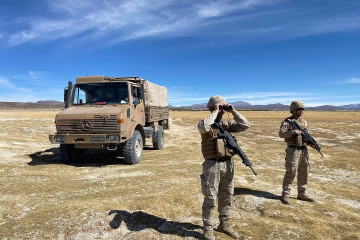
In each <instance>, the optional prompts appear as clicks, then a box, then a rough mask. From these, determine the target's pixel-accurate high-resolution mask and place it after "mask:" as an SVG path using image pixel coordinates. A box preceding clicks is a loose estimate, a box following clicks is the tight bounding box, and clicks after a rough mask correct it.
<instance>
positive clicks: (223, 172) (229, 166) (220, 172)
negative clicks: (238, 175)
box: [200, 159, 234, 230]
mask: <svg viewBox="0 0 360 240" xmlns="http://www.w3.org/2000/svg"><path fill="white" fill-rule="evenodd" d="M200 178H201V191H202V193H203V195H204V202H203V205H202V219H203V224H204V230H206V229H209V230H210V229H213V222H214V220H213V217H214V216H213V215H214V210H215V206H216V200H218V211H219V219H220V221H225V220H227V219H229V218H230V210H231V206H232V203H233V195H234V162H233V160H232V159H229V160H227V161H225V162H217V161H213V160H208V159H207V160H205V162H204V163H203V173H202V174H201V175H200Z"/></svg>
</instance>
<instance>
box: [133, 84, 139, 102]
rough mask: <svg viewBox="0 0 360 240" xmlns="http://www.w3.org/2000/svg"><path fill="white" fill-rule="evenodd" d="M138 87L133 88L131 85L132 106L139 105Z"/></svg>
mask: <svg viewBox="0 0 360 240" xmlns="http://www.w3.org/2000/svg"><path fill="white" fill-rule="evenodd" d="M138 92H139V91H138V87H135V86H133V85H131V97H132V101H133V104H135V105H136V104H139V102H140V101H139V96H138Z"/></svg>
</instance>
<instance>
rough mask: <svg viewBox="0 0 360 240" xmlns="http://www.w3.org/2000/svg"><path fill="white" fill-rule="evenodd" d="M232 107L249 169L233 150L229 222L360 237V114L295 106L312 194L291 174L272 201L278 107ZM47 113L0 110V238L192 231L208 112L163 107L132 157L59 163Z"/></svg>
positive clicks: (197, 220)
mask: <svg viewBox="0 0 360 240" xmlns="http://www.w3.org/2000/svg"><path fill="white" fill-rule="evenodd" d="M242 113H243V114H244V116H246V117H247V118H248V119H249V121H250V123H251V124H252V125H251V128H250V129H249V130H248V131H246V132H243V133H240V134H237V135H236V136H237V139H238V142H239V145H240V146H241V148H242V149H243V150H244V151H245V153H246V155H247V156H248V157H249V159H250V160H251V161H252V163H253V167H254V169H255V171H257V173H258V176H254V175H253V173H252V172H251V170H250V169H249V168H247V167H246V166H244V165H243V164H242V163H241V160H240V159H239V157H235V158H234V159H235V194H234V208H233V217H234V218H233V224H234V229H235V230H236V231H237V232H238V233H239V234H240V235H241V236H242V237H243V239H360V227H359V224H358V222H360V214H359V211H360V197H359V194H358V193H359V190H360V176H359V170H360V163H359V161H358V149H360V142H359V141H358V139H359V137H360V120H359V119H360V113H359V112H306V113H305V116H304V118H305V119H307V120H308V122H309V124H310V128H311V133H312V134H313V136H314V137H315V138H316V140H317V141H318V142H319V144H320V145H321V146H322V148H323V149H322V152H323V153H324V156H325V157H324V158H321V156H320V154H318V153H317V152H316V151H315V150H312V149H311V150H309V151H310V164H311V169H310V176H309V186H308V188H309V190H308V193H309V195H310V196H312V197H314V198H315V199H316V202H315V203H308V202H302V201H299V200H297V199H296V181H295V182H294V184H293V191H292V194H291V199H290V200H291V203H292V204H291V205H289V206H287V205H283V204H281V202H280V200H279V195H280V194H281V185H282V178H283V175H284V157H285V151H284V150H285V143H284V142H283V140H282V139H280V138H279V137H278V130H279V126H280V123H281V121H282V120H283V119H284V118H285V117H287V116H288V113H287V112H281V111H280V112H270V111H265V112H261V111H244V112H242ZM55 114H56V112H54V111H52V110H50V111H46V110H39V111H20V110H13V111H10V110H3V111H0V129H1V131H0V148H1V154H0V180H1V181H0V191H1V195H0V202H1V205H0V238H1V239H202V230H201V225H202V220H201V205H202V200H203V198H202V194H201V191H200V177H199V175H200V173H201V167H202V166H201V164H202V163H203V158H202V155H201V150H200V141H201V137H200V134H199V133H198V130H197V127H196V126H197V123H198V122H199V121H200V120H201V119H204V118H205V117H206V116H208V114H209V113H208V112H205V111H199V112H181V111H172V112H170V117H171V118H170V130H167V131H165V148H164V149H163V150H161V151H155V150H152V149H151V141H147V150H145V151H144V154H143V159H142V161H141V163H140V164H138V165H135V166H129V165H125V163H124V161H123V159H122V158H121V157H118V156H116V155H114V154H112V153H108V152H96V151H95V152H94V151H90V152H87V153H86V155H85V158H84V159H82V160H81V161H80V162H79V163H76V164H72V165H64V164H63V163H62V162H61V160H60V156H59V149H58V146H57V145H52V144H51V143H50V142H49V141H48V134H51V133H54V132H55V126H54V118H55ZM225 117H227V116H225ZM229 118H230V117H229ZM216 223H217V220H216ZM215 235H216V237H217V238H218V239H230V238H228V237H227V236H225V235H224V234H221V233H218V232H215Z"/></svg>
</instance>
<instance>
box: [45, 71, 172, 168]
mask: <svg viewBox="0 0 360 240" xmlns="http://www.w3.org/2000/svg"><path fill="white" fill-rule="evenodd" d="M149 86H151V87H149ZM154 87H155V89H156V88H159V89H162V93H163V94H162V95H163V98H166V99H161V100H160V101H158V102H161V104H160V105H162V106H157V105H156V103H155V104H153V102H154V101H153V100H154V99H156V98H157V97H158V96H156V97H155V96H152V95H154V94H155V95H156V94H158V93H155V92H154V89H151V88H154ZM64 101H65V109H64V110H63V111H61V112H59V113H58V114H57V115H56V118H55V123H56V133H55V134H51V135H49V140H50V141H51V142H52V143H53V144H60V154H61V159H62V160H63V161H64V162H65V163H70V162H73V161H76V160H78V159H80V158H84V156H85V155H84V153H85V150H86V149H107V150H109V151H116V152H120V153H122V154H121V155H122V156H123V157H124V160H125V162H126V163H128V164H138V163H139V162H140V160H141V157H142V153H143V146H144V144H145V138H150V137H151V138H152V140H153V141H152V142H153V146H154V149H157V150H160V149H162V148H163V145H164V129H168V115H169V114H168V105H167V90H166V88H165V87H161V86H158V85H156V84H153V83H150V82H148V81H147V80H144V79H141V78H139V77H116V78H113V77H105V76H91V77H88V76H87V77H78V78H77V79H76V83H75V84H74V85H73V84H72V83H71V82H69V85H68V87H67V88H66V89H65V90H64ZM164 103H165V104H164ZM154 111H156V112H157V114H154Z"/></svg>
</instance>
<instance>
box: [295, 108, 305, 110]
mask: <svg viewBox="0 0 360 240" xmlns="http://www.w3.org/2000/svg"><path fill="white" fill-rule="evenodd" d="M296 110H297V111H304V110H305V109H304V108H298V109H296Z"/></svg>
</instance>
